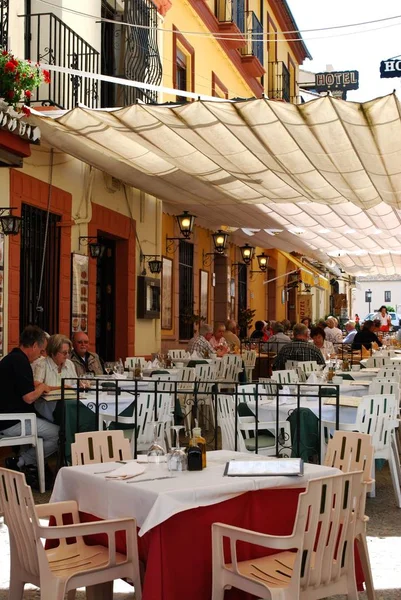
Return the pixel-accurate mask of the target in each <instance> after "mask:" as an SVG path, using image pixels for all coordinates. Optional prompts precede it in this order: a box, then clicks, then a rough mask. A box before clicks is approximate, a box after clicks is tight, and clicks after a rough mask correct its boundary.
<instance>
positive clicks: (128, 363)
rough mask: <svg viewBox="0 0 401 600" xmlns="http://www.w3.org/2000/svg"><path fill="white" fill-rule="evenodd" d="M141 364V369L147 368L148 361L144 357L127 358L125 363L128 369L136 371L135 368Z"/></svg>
mask: <svg viewBox="0 0 401 600" xmlns="http://www.w3.org/2000/svg"><path fill="white" fill-rule="evenodd" d="M138 363H139V365H140V367H141V369H144V368H145V367H146V364H147V361H146V360H145V359H144V357H143V356H127V358H126V359H125V362H124V367H125V368H126V369H135V366H136V365H137V364H138Z"/></svg>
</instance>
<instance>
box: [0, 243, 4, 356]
mask: <svg viewBox="0 0 401 600" xmlns="http://www.w3.org/2000/svg"><path fill="white" fill-rule="evenodd" d="M3 278H4V235H2V234H0V356H3V350H4V348H3V335H4V328H3V327H4V326H3V319H4V304H3V303H4V292H3V290H4V288H3Z"/></svg>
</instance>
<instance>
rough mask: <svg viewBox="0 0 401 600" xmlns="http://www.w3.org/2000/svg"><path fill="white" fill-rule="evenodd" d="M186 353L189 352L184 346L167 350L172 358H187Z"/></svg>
mask: <svg viewBox="0 0 401 600" xmlns="http://www.w3.org/2000/svg"><path fill="white" fill-rule="evenodd" d="M186 354H187V351H186V350H185V349H184V348H177V349H176V350H168V351H167V355H168V356H169V357H170V358H171V359H172V360H180V359H182V358H185V356H186Z"/></svg>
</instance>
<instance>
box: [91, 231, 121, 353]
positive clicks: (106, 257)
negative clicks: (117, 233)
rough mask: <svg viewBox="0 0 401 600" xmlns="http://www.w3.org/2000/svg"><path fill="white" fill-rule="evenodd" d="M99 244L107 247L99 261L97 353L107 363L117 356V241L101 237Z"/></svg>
mask: <svg viewBox="0 0 401 600" xmlns="http://www.w3.org/2000/svg"><path fill="white" fill-rule="evenodd" d="M98 243H99V244H102V245H103V246H105V251H104V253H103V256H102V257H101V258H99V259H98V260H97V277H96V352H97V354H99V356H100V357H101V358H102V359H103V360H105V361H114V360H116V358H117V357H116V356H115V335H116V332H115V304H116V298H115V296H116V294H115V289H116V285H115V282H116V278H115V273H116V241H115V240H113V239H110V238H107V237H103V236H101V235H99V236H98Z"/></svg>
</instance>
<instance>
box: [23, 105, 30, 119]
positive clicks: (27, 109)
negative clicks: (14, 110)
mask: <svg viewBox="0 0 401 600" xmlns="http://www.w3.org/2000/svg"><path fill="white" fill-rule="evenodd" d="M21 110H22V112H23V113H24V115H26V116H27V117H29V116H30V114H31V111H30V109H29V108H28V107H27V106H23V107H22V108H21Z"/></svg>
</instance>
